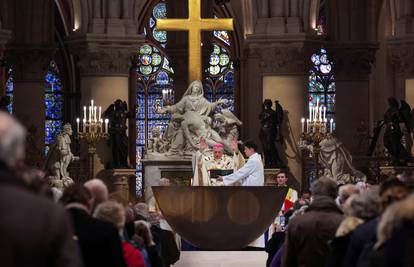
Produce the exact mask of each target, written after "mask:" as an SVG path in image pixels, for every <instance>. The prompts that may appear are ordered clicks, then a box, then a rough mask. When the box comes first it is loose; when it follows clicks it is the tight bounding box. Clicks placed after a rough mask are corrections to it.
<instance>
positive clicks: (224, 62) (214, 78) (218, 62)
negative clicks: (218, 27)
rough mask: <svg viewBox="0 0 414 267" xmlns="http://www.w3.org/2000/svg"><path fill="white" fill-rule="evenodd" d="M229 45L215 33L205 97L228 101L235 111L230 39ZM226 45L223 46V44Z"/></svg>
mask: <svg viewBox="0 0 414 267" xmlns="http://www.w3.org/2000/svg"><path fill="white" fill-rule="evenodd" d="M226 36H227V37H228V40H227V41H228V43H227V42H225V41H224V40H223V39H222V38H220V37H219V36H218V35H217V32H214V33H213V49H212V50H213V51H212V52H211V54H210V60H209V67H208V68H207V69H206V74H207V77H206V83H205V96H206V98H207V99H208V100H209V101H217V100H219V99H220V98H223V99H228V100H229V102H228V108H229V109H230V110H231V111H234V76H233V75H234V70H233V61H232V60H231V59H230V58H231V57H230V50H229V48H228V47H226V45H228V46H230V38H229V36H228V35H226ZM220 41H222V42H224V43H225V45H223V44H222V42H220Z"/></svg>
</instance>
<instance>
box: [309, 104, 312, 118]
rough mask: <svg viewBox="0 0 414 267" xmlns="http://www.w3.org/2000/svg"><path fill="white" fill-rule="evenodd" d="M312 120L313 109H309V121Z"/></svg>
mask: <svg viewBox="0 0 414 267" xmlns="http://www.w3.org/2000/svg"><path fill="white" fill-rule="evenodd" d="M311 119H312V107H309V120H311Z"/></svg>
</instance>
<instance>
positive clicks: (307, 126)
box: [306, 119, 311, 133]
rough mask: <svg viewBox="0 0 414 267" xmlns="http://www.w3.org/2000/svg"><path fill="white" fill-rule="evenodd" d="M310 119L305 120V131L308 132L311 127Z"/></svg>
mask: <svg viewBox="0 0 414 267" xmlns="http://www.w3.org/2000/svg"><path fill="white" fill-rule="evenodd" d="M310 121H311V120H310V119H307V120H306V132H308V133H309V132H310V128H311V126H310Z"/></svg>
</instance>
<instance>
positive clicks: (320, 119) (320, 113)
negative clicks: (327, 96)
mask: <svg viewBox="0 0 414 267" xmlns="http://www.w3.org/2000/svg"><path fill="white" fill-rule="evenodd" d="M319 122H322V105H321V106H320V107H319Z"/></svg>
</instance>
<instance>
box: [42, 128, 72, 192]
mask: <svg viewBox="0 0 414 267" xmlns="http://www.w3.org/2000/svg"><path fill="white" fill-rule="evenodd" d="M71 136H72V126H71V125H70V124H69V123H67V124H65V125H64V126H63V129H62V132H61V133H60V134H59V135H58V136H57V137H56V140H55V142H54V143H53V144H52V145H51V147H50V149H49V151H48V154H47V160H46V166H45V169H46V170H45V171H46V174H48V175H49V179H50V184H51V186H52V187H57V188H58V189H64V188H66V187H68V186H69V185H71V184H73V180H72V179H71V178H70V176H69V172H68V166H69V164H70V163H71V162H72V161H75V160H79V157H76V156H74V155H73V154H72V152H71V149H70V144H71V140H70V137H71Z"/></svg>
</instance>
